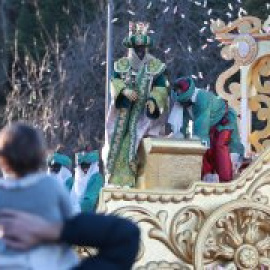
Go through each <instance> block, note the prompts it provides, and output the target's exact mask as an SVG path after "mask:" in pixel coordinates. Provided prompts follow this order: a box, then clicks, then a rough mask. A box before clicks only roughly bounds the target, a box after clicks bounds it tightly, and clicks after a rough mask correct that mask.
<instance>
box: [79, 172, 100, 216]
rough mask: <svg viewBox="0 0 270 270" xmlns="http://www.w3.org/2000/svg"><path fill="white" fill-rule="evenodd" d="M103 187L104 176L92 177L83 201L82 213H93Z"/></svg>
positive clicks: (96, 175)
mask: <svg viewBox="0 0 270 270" xmlns="http://www.w3.org/2000/svg"><path fill="white" fill-rule="evenodd" d="M102 186H103V176H102V175H101V174H100V173H95V174H94V175H92V177H91V179H90V180H89V181H88V184H87V187H86V190H85V192H84V195H83V198H82V199H81V203H80V205H81V211H82V212H93V211H95V209H96V205H97V201H98V197H99V193H100V191H101V188H102Z"/></svg>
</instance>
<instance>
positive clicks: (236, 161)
mask: <svg viewBox="0 0 270 270" xmlns="http://www.w3.org/2000/svg"><path fill="white" fill-rule="evenodd" d="M231 162H232V171H233V175H235V174H237V173H238V170H239V168H240V167H241V164H242V160H241V156H240V155H239V154H238V153H231Z"/></svg>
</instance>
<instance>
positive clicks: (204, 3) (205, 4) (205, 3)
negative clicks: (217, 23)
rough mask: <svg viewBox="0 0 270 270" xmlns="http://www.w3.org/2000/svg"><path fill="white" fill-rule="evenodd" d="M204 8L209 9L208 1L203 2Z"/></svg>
mask: <svg viewBox="0 0 270 270" xmlns="http://www.w3.org/2000/svg"><path fill="white" fill-rule="evenodd" d="M203 7H204V8H206V7H207V0H204V2H203Z"/></svg>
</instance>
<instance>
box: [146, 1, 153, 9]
mask: <svg viewBox="0 0 270 270" xmlns="http://www.w3.org/2000/svg"><path fill="white" fill-rule="evenodd" d="M151 7H152V2H151V1H150V2H149V3H148V5H147V7H146V8H147V9H150V8H151Z"/></svg>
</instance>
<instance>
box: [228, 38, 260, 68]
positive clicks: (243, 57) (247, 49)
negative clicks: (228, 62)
mask: <svg viewBox="0 0 270 270" xmlns="http://www.w3.org/2000/svg"><path fill="white" fill-rule="evenodd" d="M231 49H232V53H233V57H234V60H235V61H236V63H237V65H239V66H247V65H249V64H251V63H252V62H253V61H254V60H255V59H256V57H257V54H258V45H257V42H256V40H255V39H254V38H253V37H252V36H250V35H240V36H237V37H236V38H235V39H234V40H233V43H232V45H231Z"/></svg>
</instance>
